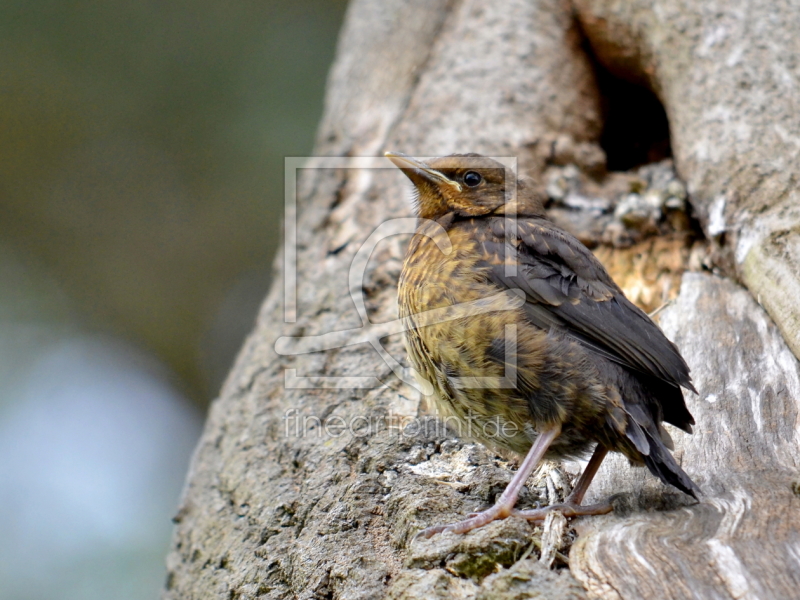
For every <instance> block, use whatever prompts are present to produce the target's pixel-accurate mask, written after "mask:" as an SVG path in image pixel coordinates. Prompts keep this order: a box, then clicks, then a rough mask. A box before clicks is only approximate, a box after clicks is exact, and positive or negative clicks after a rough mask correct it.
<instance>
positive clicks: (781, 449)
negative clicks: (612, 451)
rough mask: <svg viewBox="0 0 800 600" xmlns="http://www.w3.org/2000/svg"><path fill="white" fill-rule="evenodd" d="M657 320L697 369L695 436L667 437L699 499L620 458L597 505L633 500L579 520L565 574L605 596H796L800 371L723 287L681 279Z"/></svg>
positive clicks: (696, 277) (741, 294) (756, 311)
mask: <svg viewBox="0 0 800 600" xmlns="http://www.w3.org/2000/svg"><path fill="white" fill-rule="evenodd" d="M660 322H661V326H662V328H663V329H664V331H665V333H666V334H667V335H668V336H670V337H671V338H672V339H674V340H675V342H676V343H677V344H678V346H679V347H680V348H681V349H682V351H683V354H684V356H685V358H686V360H687V361H688V362H689V364H691V365H693V367H694V369H693V371H692V376H693V379H694V383H695V386H696V387H697V391H698V392H699V394H698V395H697V396H693V395H689V396H691V397H689V398H688V404H689V409H690V410H691V412H692V413H693V414H694V416H695V419H696V420H697V427H696V430H695V433H694V435H691V436H689V435H685V434H682V433H681V432H678V431H675V430H674V429H672V430H671V431H672V432H673V433H674V436H673V437H674V438H675V440H676V451H677V453H678V454H679V455H680V457H681V462H682V463H683V464H684V465H688V471H689V473H690V475H691V476H692V478H693V479H695V481H697V482H698V484H699V485H700V487H701V488H702V489H703V491H704V493H705V496H704V497H703V498H702V501H701V502H700V503H697V504H695V503H687V502H686V498H685V497H679V496H678V495H677V494H671V493H667V494H665V493H664V490H663V489H661V486H656V485H654V484H653V483H652V482H651V481H649V479H646V478H645V477H644V474H643V473H637V472H636V471H632V470H630V469H626V468H625V466H624V464H623V462H624V461H622V460H619V459H618V458H617V457H615V458H617V459H616V460H611V461H609V462H607V463H606V464H605V465H603V467H602V469H603V471H602V473H601V474H600V476H599V477H598V480H596V483H595V485H594V487H593V489H592V494H593V496H595V497H597V496H603V495H604V494H609V493H614V492H616V491H619V490H625V489H628V490H630V489H632V488H633V489H635V490H636V491H635V492H632V493H631V494H630V495H628V496H626V497H625V498H624V499H622V500H621V502H620V505H619V506H618V511H617V513H616V514H615V515H614V516H610V517H603V518H600V519H594V520H592V521H589V520H585V521H584V524H583V527H581V528H580V529H579V532H580V537H579V538H578V542H577V543H576V545H575V546H574V547H573V548H572V552H571V554H570V567H571V569H572V571H573V573H575V574H576V575H577V576H578V578H579V579H580V580H581V581H582V582H583V583H584V584H586V586H587V588H588V589H589V590H590V592H591V593H592V595H596V596H598V597H602V598H760V599H762V600H764V599H768V598H774V599H776V600H777V599H779V598H792V597H795V596H797V591H798V590H800V529H798V527H797V523H798V522H800V497H798V493H797V492H798V480H800V364H798V361H797V359H796V358H795V357H794V355H793V354H792V353H791V351H790V350H789V348H788V346H787V345H786V343H785V341H784V340H783V338H782V337H781V335H780V333H779V331H778V329H777V327H775V325H774V323H772V322H771V320H770V319H769V316H768V315H767V313H766V312H765V311H764V310H763V309H762V308H761V307H760V306H758V304H757V303H756V302H755V300H753V298H752V296H750V295H749V294H748V293H747V292H746V291H745V290H743V289H742V288H740V287H738V286H736V285H735V284H733V283H731V282H730V281H727V280H724V279H721V278H718V277H714V276H711V275H703V274H687V275H685V276H684V280H683V285H682V286H681V293H680V295H679V296H678V299H677V300H676V301H675V302H674V303H673V304H672V305H670V306H669V307H668V308H666V309H665V310H664V311H663V312H662V313H661V319H660ZM670 507H675V508H674V509H673V510H666V509H667V508H670ZM678 507H680V508H678Z"/></svg>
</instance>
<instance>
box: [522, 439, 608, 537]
mask: <svg viewBox="0 0 800 600" xmlns="http://www.w3.org/2000/svg"><path fill="white" fill-rule="evenodd" d="M606 454H608V448H606V447H605V446H601V445H599V444H598V445H597V448H595V450H594V454H592V458H591V459H590V460H589V464H588V465H586V468H585V469H584V470H583V473H582V474H581V476H580V479H578V483H577V484H576V485H575V488H574V489H573V490H572V493H571V494H570V495H569V496H568V497H567V499H566V500H564V503H563V504H554V505H553V506H548V507H545V508H538V509H536V510H514V511H512V513H511V514H513V515H514V516H515V517H522V518H523V519H528V520H529V521H543V520H544V518H545V517H546V516H547V513H549V512H551V511H554V510H557V511H558V512H560V513H561V514H562V515H564V516H565V517H580V516H584V515H605V514H607V513H610V512H611V511H612V510H614V507H613V506H611V502H610V500H606V501H605V502H600V503H599V504H590V505H589V506H581V501H582V500H583V497H584V495H585V494H586V490H588V489H589V485H590V484H591V483H592V479H594V476H595V475H596V474H597V470H598V469H599V468H600V464H601V463H602V462H603V459H604V458H605V457H606Z"/></svg>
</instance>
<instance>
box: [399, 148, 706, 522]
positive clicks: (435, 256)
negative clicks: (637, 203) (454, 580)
mask: <svg viewBox="0 0 800 600" xmlns="http://www.w3.org/2000/svg"><path fill="white" fill-rule="evenodd" d="M389 156H390V158H392V160H394V162H395V163H396V164H397V165H398V166H399V167H400V168H401V169H403V171H404V173H405V174H406V175H407V176H408V177H409V178H410V179H411V180H412V182H413V183H414V184H415V187H416V190H417V192H418V194H419V195H418V199H417V205H418V213H419V216H420V217H421V218H420V222H419V226H418V229H417V233H416V235H415V236H414V237H413V238H412V240H411V243H410V245H409V248H408V252H407V254H406V259H405V263H404V265H403V271H402V274H401V278H400V283H399V290H398V300H399V308H400V314H401V317H402V318H404V319H406V322H407V326H408V329H407V333H406V345H407V348H408V354H409V358H410V362H411V365H412V367H413V368H414V369H415V370H416V371H417V372H418V373H419V376H420V377H421V378H422V379H424V380H426V381H428V382H430V383H431V384H432V385H433V388H434V399H435V402H436V404H437V407H438V409H439V411H440V413H442V414H443V415H444V416H446V417H450V418H451V419H455V420H456V422H457V423H458V425H459V427H458V429H459V430H460V432H461V433H462V435H468V436H470V437H473V438H475V439H478V440H479V441H481V442H483V443H485V444H487V445H490V446H494V447H496V448H498V449H501V450H506V451H512V452H514V453H517V454H521V455H524V454H525V453H527V452H528V451H529V450H530V449H531V445H532V443H533V442H534V441H535V440H536V439H537V434H538V433H540V432H542V431H548V432H550V431H552V432H555V433H554V434H555V437H554V438H553V439H552V441H551V442H550V443H549V446H547V447H546V448H545V449H544V450H543V451H546V454H545V456H546V457H549V458H563V457H567V456H577V455H583V454H587V453H588V452H589V451H591V449H592V447H593V446H595V445H598V448H599V450H598V451H597V452H596V454H598V455H599V460H598V461H597V465H598V466H599V461H600V460H602V456H603V455H604V453H605V451H606V450H615V451H618V452H622V453H623V454H624V455H625V456H627V457H628V458H629V459H630V460H631V461H632V462H633V463H638V464H641V463H644V464H646V465H647V467H648V468H649V469H650V471H651V472H652V473H653V474H654V475H656V476H658V477H659V478H661V480H662V481H664V482H666V483H668V484H671V485H674V486H675V487H677V488H678V489H681V490H682V491H684V492H686V493H688V494H691V495H693V496H696V493H697V492H698V491H699V489H698V488H697V486H696V485H695V484H694V483H693V482H692V480H691V479H690V478H689V476H688V475H686V473H684V472H683V470H682V469H681V468H680V467H679V466H678V465H677V463H676V462H675V460H674V458H673V457H672V455H671V453H670V452H669V447H671V441H670V440H669V436H668V435H667V434H666V432H665V430H664V429H663V427H662V426H661V423H662V421H666V422H668V423H672V424H673V425H675V426H677V427H680V428H681V429H683V430H685V431H688V432H691V425H692V424H693V423H694V420H693V419H692V416H691V415H690V414H689V412H688V410H687V409H686V405H685V403H684V400H683V395H682V393H681V391H680V386H683V387H686V388H687V389H692V390H693V388H692V385H691V379H690V377H689V369H688V367H687V365H686V363H685V362H684V360H683V358H682V357H681V356H680V353H679V352H678V350H677V348H676V347H675V346H674V345H673V344H672V343H671V342H670V341H669V340H667V338H666V337H665V336H664V334H663V333H662V332H661V330H660V329H659V328H658V327H657V326H656V325H655V324H654V323H653V322H652V321H651V320H650V318H649V317H648V316H647V315H646V314H644V313H643V312H642V311H641V310H639V309H638V308H637V307H636V306H634V305H633V304H631V303H630V302H629V301H628V300H627V299H626V298H625V295H624V294H623V293H622V291H621V290H620V288H619V287H618V286H617V285H616V284H615V283H614V282H613V281H612V280H611V278H610V276H609V275H608V273H607V272H606V270H605V269H604V268H603V266H602V265H601V264H600V263H599V261H598V260H597V259H596V258H595V257H594V255H593V254H592V253H591V252H590V251H589V250H588V249H587V248H586V247H585V246H583V244H581V243H580V242H579V241H578V240H577V239H575V238H574V237H573V236H572V235H570V234H569V233H567V232H565V231H563V230H561V229H559V228H558V227H556V226H555V225H554V224H553V223H551V222H550V221H549V220H547V217H546V214H545V212H544V209H543V206H542V203H541V201H540V199H539V198H538V197H537V196H536V194H534V193H533V191H532V190H531V187H530V186H529V185H526V184H525V182H524V181H520V182H515V181H514V180H513V179H512V177H513V175H512V174H510V172H508V173H507V171H506V170H505V169H504V167H503V166H502V165H501V164H499V163H497V162H495V161H493V160H491V159H488V158H485V157H479V156H477V155H453V156H448V157H443V158H439V159H435V160H432V161H429V162H427V163H422V162H417V161H415V160H414V159H411V158H409V157H405V156H402V155H396V154H392V155H389ZM506 180H508V181H512V183H514V185H509V186H506V184H505V182H506ZM473 184H474V185H473ZM507 188H508V189H507ZM445 237H446V239H445ZM448 243H449V246H450V247H449V251H448ZM443 249H444V250H445V251H444V252H443ZM509 290H516V293H517V294H519V295H520V296H524V302H518V303H517V307H516V308H508V302H507V300H503V299H501V298H500V297H499V296H498V295H499V294H501V293H502V292H507V291H509ZM486 299H490V300H486ZM475 302H483V303H484V304H483V305H481V307H482V308H481V310H479V311H471V312H469V314H465V315H464V316H461V317H458V318H447V319H445V320H441V319H439V320H438V321H439V322H437V320H435V319H433V320H432V319H431V318H430V316H426V311H431V310H435V309H456V308H458V307H462V306H464V305H470V303H473V304H474V303H475ZM487 303H489V304H487ZM492 303H493V304H492ZM454 307H455V308H454ZM494 307H496V308H497V309H496V310H489V309H490V308H494ZM476 312H477V314H475V313H476ZM465 378H484V379H482V380H481V381H483V383H482V386H481V387H475V386H474V385H473V383H474V381H476V380H470V379H465ZM486 378H489V379H486ZM509 380H510V381H511V382H512V383H513V385H509ZM487 431H489V432H490V434H489V435H487V434H486V432H487ZM498 432H501V433H502V432H505V433H506V435H502V434H498ZM600 450H602V453H601V452H600ZM595 468H596V467H595ZM591 475H593V474H589V480H590V479H591ZM586 486H588V482H585V484H584V487H586ZM583 491H585V489H584V490H583ZM581 496H582V493H581ZM514 500H516V497H514ZM579 502H580V498H579V499H578V502H577V503H578V504H579ZM512 506H513V503H512ZM509 510H510V509H509ZM501 512H503V513H504V514H502V515H501V516H499V517H497V516H495V517H493V518H502V516H505V513H507V512H508V511H501ZM523 516H524V515H523ZM489 520H491V519H489ZM463 523H466V522H463ZM480 524H483V523H480ZM480 524H478V525H476V526H480ZM457 525H458V524H457ZM465 527H466V526H465ZM471 528H473V527H471V526H470V527H466V528H464V527H461V528H460V529H459V528H458V527H455V528H454V526H447V527H443V528H438V529H437V531H441V530H444V529H452V530H454V531H462V530H463V531H468V530H469V529H471ZM433 533H436V531H433Z"/></svg>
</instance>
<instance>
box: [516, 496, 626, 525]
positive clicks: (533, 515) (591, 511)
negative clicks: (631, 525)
mask: <svg viewBox="0 0 800 600" xmlns="http://www.w3.org/2000/svg"><path fill="white" fill-rule="evenodd" d="M612 499H613V498H609V499H608V500H606V501H605V502H599V503H598V504H588V505H586V506H581V505H580V504H577V503H575V502H570V501H569V499H567V500H566V501H565V502H564V503H563V504H553V505H552V506H546V507H544V508H537V509H535V510H512V511H511V514H512V515H513V516H515V517H520V518H522V519H527V520H528V521H544V519H545V517H546V516H547V513H549V512H553V511H558V512H560V513H561V514H562V515H564V516H565V517H567V518H568V519H569V518H571V517H584V516H589V515H607V514H608V513H610V512H611V511H613V510H614V507H613V506H612V505H611V500H612Z"/></svg>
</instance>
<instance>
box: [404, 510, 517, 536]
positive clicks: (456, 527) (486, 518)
mask: <svg viewBox="0 0 800 600" xmlns="http://www.w3.org/2000/svg"><path fill="white" fill-rule="evenodd" d="M512 508H513V505H510V506H509V505H508V504H507V503H504V502H498V503H497V504H495V505H494V506H492V507H491V508H489V509H486V510H483V511H481V512H477V513H470V515H469V517H468V518H466V519H464V520H463V521H458V522H456V523H450V524H449V525H434V526H432V527H428V528H427V529H423V530H422V531H420V532H419V533H417V535H415V536H414V539H416V538H418V537H423V538H425V539H429V538H431V537H433V536H434V535H436V534H437V533H445V532H448V531H452V532H453V533H467V532H468V531H472V530H473V529H478V528H479V527H483V526H484V525H488V524H489V523H491V522H492V521H498V520H500V519H505V518H506V517H507V516H509V515H510V514H511V512H512Z"/></svg>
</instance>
